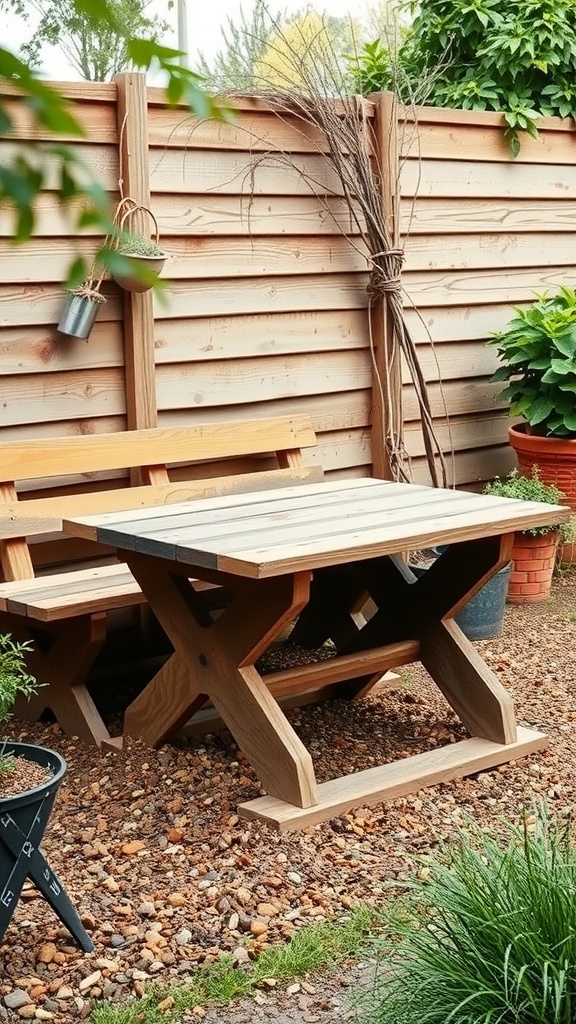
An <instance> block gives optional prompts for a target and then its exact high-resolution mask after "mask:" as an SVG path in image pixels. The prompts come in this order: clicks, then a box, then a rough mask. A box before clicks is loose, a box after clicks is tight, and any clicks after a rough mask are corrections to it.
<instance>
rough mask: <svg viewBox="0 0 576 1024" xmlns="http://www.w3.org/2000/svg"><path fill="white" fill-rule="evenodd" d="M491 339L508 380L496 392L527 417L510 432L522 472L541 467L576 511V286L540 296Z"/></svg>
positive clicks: (498, 376) (497, 377) (500, 375)
mask: <svg viewBox="0 0 576 1024" xmlns="http://www.w3.org/2000/svg"><path fill="white" fill-rule="evenodd" d="M514 312H515V316H514V317H513V319H512V320H510V322H509V323H508V325H507V326H506V327H505V328H504V330H502V331H497V332H495V333H494V335H493V337H492V338H491V339H490V341H489V342H488V344H489V345H492V346H494V347H495V348H496V351H497V353H498V358H499V360H500V363H501V366H499V367H498V369H497V370H496V372H495V374H494V375H493V377H492V380H493V381H502V382H504V381H505V382H506V387H505V388H504V390H503V391H501V392H500V394H499V395H498V396H497V398H498V399H499V400H502V399H505V400H506V401H507V402H509V405H510V415H511V416H514V417H522V419H523V422H521V423H519V424H516V425H514V426H511V427H510V429H509V431H508V437H509V441H510V444H511V445H512V447H513V448H514V450H515V452H516V456H517V459H518V465H519V467H520V470H521V472H522V473H523V474H524V475H525V476H528V477H530V476H531V473H532V467H533V466H537V467H538V469H539V474H540V477H541V479H542V481H543V482H544V483H545V484H555V485H556V486H557V487H558V488H559V490H561V491H562V492H563V493H564V495H565V498H566V502H567V504H569V505H570V507H571V508H573V509H574V510H575V511H576V291H575V290H574V289H573V288H570V287H567V286H564V287H562V288H560V289H559V291H558V292H557V293H556V294H555V295H552V296H548V295H547V294H543V295H537V296H536V300H535V301H534V302H532V303H531V304H530V305H529V306H527V307H520V306H517V307H514Z"/></svg>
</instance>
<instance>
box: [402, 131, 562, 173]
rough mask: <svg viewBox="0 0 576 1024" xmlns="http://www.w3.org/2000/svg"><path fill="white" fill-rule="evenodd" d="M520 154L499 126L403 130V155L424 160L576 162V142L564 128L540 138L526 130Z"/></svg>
mask: <svg viewBox="0 0 576 1024" xmlns="http://www.w3.org/2000/svg"><path fill="white" fill-rule="evenodd" d="M522 143H523V144H522V145H521V146H520V152H519V153H518V156H517V157H515V158H514V157H513V156H512V153H511V151H510V144H509V142H508V140H507V139H506V137H505V135H504V132H503V131H502V128H501V127H500V126H499V125H490V124H475V125H469V124H466V123H464V124H459V125H458V127H457V129H453V130H448V131H447V130H446V127H445V125H443V124H434V123H431V122H426V121H423V122H421V123H420V122H418V123H417V124H416V129H415V130H414V129H413V126H412V125H408V126H407V129H406V130H404V131H402V130H401V131H400V138H399V149H400V155H401V157H408V156H411V157H419V159H421V160H424V161H426V160H454V159H457V160H466V161H474V160H480V161H482V162H485V161H487V160H489V161H494V162H496V163H512V162H513V163H514V164H516V165H518V166H523V165H524V164H555V165H563V164H567V165H568V166H573V165H574V156H575V153H576V142H575V141H574V136H573V135H572V134H571V133H570V132H567V131H566V130H565V129H563V130H560V131H558V130H554V129H550V130H548V131H546V132H543V133H542V134H541V135H540V137H539V138H538V139H533V138H531V137H530V136H529V135H527V134H526V133H524V134H523V136H522Z"/></svg>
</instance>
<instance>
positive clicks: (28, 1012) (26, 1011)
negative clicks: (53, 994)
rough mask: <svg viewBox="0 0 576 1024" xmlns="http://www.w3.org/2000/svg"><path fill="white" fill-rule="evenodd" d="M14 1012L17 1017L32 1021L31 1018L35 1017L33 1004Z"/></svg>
mask: <svg viewBox="0 0 576 1024" xmlns="http://www.w3.org/2000/svg"><path fill="white" fill-rule="evenodd" d="M16 1012H17V1014H18V1016H19V1017H24V1018H25V1019H28V1020H32V1018H33V1017H35V1016H36V1007H35V1006H34V1003H29V1004H27V1005H26V1006H21V1007H20V1009H19V1010H17V1011H16Z"/></svg>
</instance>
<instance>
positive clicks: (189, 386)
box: [156, 351, 371, 410]
mask: <svg viewBox="0 0 576 1024" xmlns="http://www.w3.org/2000/svg"><path fill="white" fill-rule="evenodd" d="M370 383H371V367H370V360H369V358H368V356H367V353H364V352H361V351H350V352H333V353H331V354H330V356H329V357H327V356H326V355H325V354H324V353H311V354H309V355H307V356H305V357H300V356H293V357H290V356H267V357H261V358H260V359H243V360H241V361H239V362H237V363H233V362H213V363H193V364H185V363H180V364H177V365H170V366H159V367H158V368H157V371H156V391H157V401H158V409H159V410H160V409H177V408H193V407H195V406H196V407H198V406H201V407H203V408H204V407H207V406H210V405H239V404H241V403H244V402H250V401H272V400H273V399H278V398H290V397H296V396H300V395H306V394H307V395H321V394H326V393H327V392H334V391H338V392H339V391H344V390H350V389H351V388H368V387H370Z"/></svg>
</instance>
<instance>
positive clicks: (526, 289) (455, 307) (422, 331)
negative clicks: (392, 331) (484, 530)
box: [398, 107, 576, 486]
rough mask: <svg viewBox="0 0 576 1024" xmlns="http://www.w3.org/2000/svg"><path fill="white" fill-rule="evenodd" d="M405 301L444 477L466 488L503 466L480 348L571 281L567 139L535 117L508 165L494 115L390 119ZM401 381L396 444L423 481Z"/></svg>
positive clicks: (508, 461) (488, 364) (573, 143)
mask: <svg viewBox="0 0 576 1024" xmlns="http://www.w3.org/2000/svg"><path fill="white" fill-rule="evenodd" d="M398 131H399V140H398V145H399V152H400V193H401V229H402V234H403V239H404V246H405V251H406V261H405V264H404V271H405V273H404V279H403V280H404V289H405V293H404V302H405V309H406V317H407V321H408V323H409V326H410V329H411V330H412V332H413V334H414V336H415V338H416V341H417V343H418V352H419V355H420V358H421V360H422V363H423V367H424V372H425V376H426V379H427V381H429V382H430V388H431V399H432V407H433V411H434V415H435V417H436V424H437V428H438V433H439V435H440V437H441V440H442V443H443V446H444V450H445V451H446V452H447V453H449V452H450V451H453V452H454V455H453V456H451V455H449V456H448V470H449V473H450V476H451V479H453V480H454V482H455V483H456V484H458V485H462V486H466V485H468V484H477V482H479V481H481V480H486V479H489V478H490V477H492V476H494V475H495V474H497V473H503V472H506V471H507V469H508V468H510V467H511V465H512V464H513V457H512V455H511V454H510V450H509V448H508V444H507V427H508V418H507V416H506V411H505V410H504V409H502V408H499V407H498V405H497V404H496V403H495V402H494V396H495V394H497V392H498V390H500V388H499V387H498V386H497V385H493V384H490V383H489V378H490V375H491V373H492V372H493V370H494V369H495V367H496V365H497V360H496V355H495V352H494V350H493V349H489V348H486V346H485V344H484V342H485V340H486V339H487V338H488V337H489V335H490V333H491V332H492V331H497V330H500V329H501V328H502V327H503V326H504V325H505V324H506V322H507V321H508V320H509V319H510V317H511V315H512V311H511V304H518V305H521V304H527V303H528V302H530V301H531V300H532V298H533V293H534V291H544V290H546V289H550V290H551V291H552V290H554V289H555V288H556V286H557V285H559V284H563V283H571V284H574V279H575V275H576V220H575V214H576V137H575V135H574V132H573V130H571V123H570V122H568V121H565V122H564V121H561V120H559V119H556V118H543V119H542V121H541V122H540V139H539V140H537V141H536V140H533V139H529V138H528V137H527V136H526V137H525V136H522V140H521V149H520V155H519V157H517V158H516V159H513V157H512V155H511V153H510V149H509V146H508V144H507V142H506V141H505V139H504V135H503V131H502V118H501V116H500V115H499V114H491V113H477V112H471V111H454V110H437V109H434V108H431V107H428V108H426V107H425V108H421V109H420V110H418V111H417V112H416V113H415V112H414V111H413V110H408V109H405V110H402V109H400V112H399V123H398ZM403 380H404V389H403V390H404V414H405V417H404V418H405V443H406V448H407V450H408V452H409V454H410V456H411V458H412V466H413V473H414V478H415V479H416V480H417V481H425V480H426V478H427V470H426V467H425V464H424V459H423V443H422V437H421V431H420V430H419V427H418V424H417V423H416V421H415V416H416V412H417V410H416V407H415V401H414V397H413V395H412V392H411V388H410V386H409V384H408V381H407V372H406V369H404V371H403Z"/></svg>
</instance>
